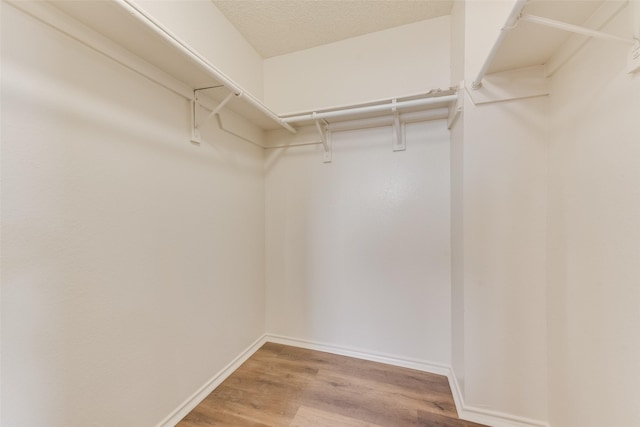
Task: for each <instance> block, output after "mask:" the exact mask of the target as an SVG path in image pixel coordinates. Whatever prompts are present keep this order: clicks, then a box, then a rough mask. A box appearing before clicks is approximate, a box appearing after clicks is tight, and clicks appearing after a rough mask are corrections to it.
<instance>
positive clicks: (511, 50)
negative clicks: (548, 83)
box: [472, 0, 637, 89]
mask: <svg viewBox="0 0 640 427" xmlns="http://www.w3.org/2000/svg"><path fill="white" fill-rule="evenodd" d="M628 3H629V2H628V0H584V1H566V0H564V1H548V0H517V1H516V3H515V5H514V7H513V10H512V12H511V14H510V16H509V17H508V18H507V20H506V22H505V23H504V25H503V27H502V29H501V31H500V35H499V36H498V39H497V40H496V42H495V44H494V46H493V49H492V50H491V51H490V53H489V55H488V56H487V58H486V60H485V62H484V64H483V66H482V68H481V70H480V72H479V73H478V76H477V78H476V79H475V80H474V82H473V85H472V87H473V88H474V89H477V88H479V87H480V86H481V82H482V79H483V78H484V76H485V75H487V74H493V73H499V72H505V71H512V70H519V69H524V68H529V67H535V66H544V67H545V76H547V77H548V76H550V75H551V74H553V73H554V72H555V71H556V70H557V69H558V68H560V67H561V66H562V65H563V64H564V63H565V62H566V61H567V60H569V59H570V58H571V56H573V54H574V53H575V52H576V51H577V50H578V49H580V47H582V46H583V45H584V44H585V43H586V42H587V41H588V40H589V37H596V38H602V39H609V40H613V41H614V42H623V43H628V44H629V46H632V45H633V44H634V43H636V42H637V41H636V40H633V39H631V38H628V39H625V38H624V37H617V36H616V35H611V34H608V33H605V32H602V31H601V29H602V28H603V27H604V26H605V25H606V24H607V23H608V22H609V21H610V20H611V18H612V17H613V16H615V15H616V14H617V13H618V12H620V11H621V10H622V9H623V8H624V7H627V5H628Z"/></svg>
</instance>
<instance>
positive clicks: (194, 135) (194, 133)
mask: <svg viewBox="0 0 640 427" xmlns="http://www.w3.org/2000/svg"><path fill="white" fill-rule="evenodd" d="M205 89H210V88H202V89H194V90H193V94H194V96H193V101H191V142H194V143H196V144H200V143H202V137H201V135H200V126H202V125H203V124H204V123H206V122H208V121H209V120H211V119H212V118H213V117H215V116H216V115H217V114H218V113H219V112H220V110H222V109H223V108H224V106H225V105H227V103H228V102H229V101H230V100H231V98H233V97H234V96H238V97H239V96H242V92H240V93H234V92H231V93H230V94H228V95H227V96H226V97H225V98H224V99H223V100H222V101H221V102H220V103H219V104H218V105H217V106H216V107H215V108H214V109H213V110H211V112H210V113H209V115H207V117H205V118H204V119H201V120H198V105H202V104H201V103H200V101H199V99H198V92H199V91H202V90H205Z"/></svg>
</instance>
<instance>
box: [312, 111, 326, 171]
mask: <svg viewBox="0 0 640 427" xmlns="http://www.w3.org/2000/svg"><path fill="white" fill-rule="evenodd" d="M311 118H312V120H313V121H315V123H316V129H318V134H320V141H322V146H323V148H324V158H323V161H324V163H331V131H330V130H329V129H328V123H327V122H326V120H322V122H323V123H322V124H320V120H319V119H318V118H317V117H316V113H315V112H314V113H313V114H312V115H311Z"/></svg>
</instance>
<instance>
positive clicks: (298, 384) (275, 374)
mask: <svg viewBox="0 0 640 427" xmlns="http://www.w3.org/2000/svg"><path fill="white" fill-rule="evenodd" d="M178 426H179V427H203V426H227V427H232V426H253V427H280V426H291V427H329V426H332V427H333V426H340V427H365V426H370V427H401V426H418V427H485V426H481V425H480V424H475V423H471V422H468V421H463V420H460V419H458V415H457V413H456V408H455V405H454V403H453V397H452V395H451V390H450V389H449V383H448V381H447V378H446V377H443V376H440V375H434V374H429V373H425V372H420V371H415V370H412V369H406V368H399V367H395V366H390V365H385V364H382V363H376V362H369V361H365V360H360V359H353V358H350V357H345V356H338V355H334V354H330V353H323V352H319V351H313V350H306V349H302V348H298V347H289V346H284V345H280V344H273V343H267V344H265V345H264V346H263V347H262V348H260V350H258V351H257V352H256V353H255V354H254V355H253V356H251V358H249V360H247V361H246V362H245V363H244V364H243V365H242V366H241V367H240V368H239V369H237V370H236V371H235V372H234V373H233V374H232V375H231V376H230V377H229V378H227V379H226V380H225V381H224V382H223V383H222V384H221V385H220V386H219V387H218V388H216V389H215V390H214V391H213V392H212V393H211V394H210V395H209V396H207V398H206V399H205V400H204V401H202V402H201V403H200V405H198V406H197V407H196V408H195V409H194V410H193V411H191V412H190V413H189V414H188V415H187V416H186V417H185V418H184V419H183V420H182V421H181V422H180V423H179V424H178Z"/></svg>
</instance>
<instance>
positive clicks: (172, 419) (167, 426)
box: [157, 335, 266, 427]
mask: <svg viewBox="0 0 640 427" xmlns="http://www.w3.org/2000/svg"><path fill="white" fill-rule="evenodd" d="M265 342H266V339H265V335H262V336H261V337H260V338H258V339H257V340H255V341H254V342H253V344H251V345H250V346H249V347H247V348H246V349H245V350H244V351H243V352H242V353H240V354H239V355H238V356H237V357H236V358H235V359H233V360H232V361H231V362H230V363H229V364H228V365H227V366H225V367H224V368H222V370H220V371H219V372H218V373H216V374H215V375H214V376H213V377H212V378H211V379H210V380H209V381H207V382H206V383H205V384H204V385H203V386H202V387H200V389H199V390H198V391H196V392H195V393H193V394H192V395H191V396H190V397H189V398H188V399H187V400H185V401H184V402H183V403H182V404H181V405H180V406H179V407H178V408H176V409H175V410H174V411H173V412H172V413H171V414H169V415H168V416H167V417H166V418H165V419H164V420H162V421H160V423H159V424H158V425H157V427H175V425H176V424H178V423H179V422H180V420H182V419H183V418H184V417H185V416H186V415H187V414H188V413H189V412H191V411H192V410H193V409H194V408H195V407H196V406H198V405H199V404H200V402H202V401H203V400H204V399H205V397H207V396H208V395H209V394H210V393H211V392H212V391H213V390H215V388H216V387H218V386H219V385H220V384H221V383H222V382H223V381H224V380H226V379H227V378H228V377H229V376H230V375H231V374H233V372H234V371H235V370H236V369H238V368H239V367H240V365H242V364H243V363H244V362H245V361H246V360H247V359H248V358H250V357H251V356H252V355H253V353H255V352H256V351H258V349H259V348H260V347H262V346H263V345H264V343H265Z"/></svg>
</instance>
